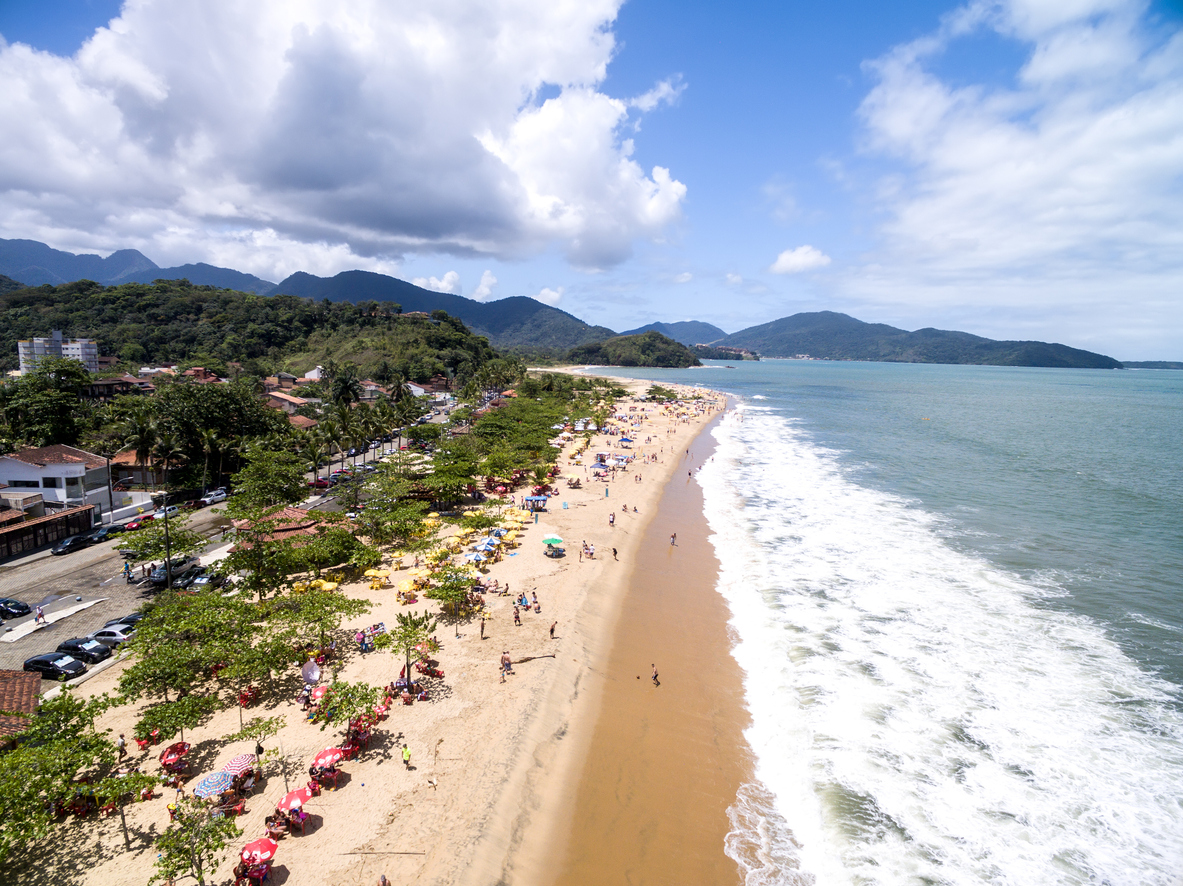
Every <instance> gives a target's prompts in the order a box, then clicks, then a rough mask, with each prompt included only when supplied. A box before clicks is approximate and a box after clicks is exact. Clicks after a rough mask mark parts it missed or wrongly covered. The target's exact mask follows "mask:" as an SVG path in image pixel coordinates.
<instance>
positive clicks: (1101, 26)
mask: <svg viewBox="0 0 1183 886" xmlns="http://www.w3.org/2000/svg"><path fill="white" fill-rule="evenodd" d="M1146 10H1147V6H1146V4H1144V3H1143V2H1141V0H1073V2H1062V0H1010V2H1002V3H997V4H993V3H992V4H986V3H975V4H971V5H970V6H968V7H966V8H964V9H962V10H961V11H959V12H958V13H957V14H956V15H953V16H950V17H949V18H948V19H947V20H946V21H945V23H944V25H943V26H942V28H941V30H940V31H939V32H938V33H936V34H934V35H932V36H930V37H926V38H924V39H922V40H919V41H916V42H914V43H910V44H906V45H903V46H900V47H897V48H896V49H894V50H893V51H892V52H890V53H888V54H887V55H886V56H884V57H883V58H880V59H878V60H877V61H875V62H873V63H872V64H870V65H869V70H870V71H871V73H873V74H874V76H875V77H876V78H877V80H878V82H877V85H876V86H875V87H874V89H872V91H871V92H870V94H869V95H868V96H867V97H866V99H865V100H864V102H863V104H862V107H861V116H862V120H863V122H864V124H865V134H866V142H865V147H866V149H867V150H868V151H869V152H870V153H872V154H873V155H877V156H878V157H881V158H885V159H887V160H888V161H889V162H890V163H891V164H892V169H891V170H890V171H889V172H888V174H886V175H884V176H883V177H882V178H881V179H880V182H879V184H880V187H879V191H878V193H879V202H880V209H881V210H882V211H883V213H884V215H885V217H886V221H885V223H884V224H883V225H882V227H881V229H880V232H879V233H880V245H879V248H878V249H877V250H876V251H875V252H874V254H873V255H872V256H870V263H869V264H868V265H867V266H866V267H865V268H864V269H863V271H862V273H861V274H860V275H859V277H858V279H853V280H851V282H850V292H851V293H854V294H858V295H861V296H863V297H865V298H867V299H870V300H875V301H877V302H880V303H888V302H894V303H897V304H908V305H941V304H946V303H948V301H949V300H950V299H957V300H958V301H959V302H960V303H961V304H962V305H966V306H968V305H978V306H983V307H990V308H1000V307H1007V308H1015V309H1025V310H1029V311H1034V310H1044V311H1047V312H1048V313H1049V316H1050V315H1051V314H1052V313H1054V312H1056V311H1059V313H1058V315H1057V319H1058V321H1059V323H1060V327H1059V328H1060V329H1061V334H1063V330H1064V329H1066V328H1067V327H1072V328H1073V329H1075V330H1086V329H1087V327H1088V326H1090V325H1091V327H1092V329H1093V330H1094V332H1098V331H1101V330H1104V329H1106V328H1112V329H1119V328H1120V329H1130V328H1131V324H1132V318H1133V317H1138V316H1140V317H1141V318H1142V323H1143V324H1144V325H1145V326H1146V327H1151V328H1152V327H1156V326H1157V327H1158V328H1160V329H1162V330H1164V333H1163V334H1164V335H1169V336H1172V337H1173V340H1174V342H1176V343H1177V342H1178V341H1180V340H1183V313H1181V309H1180V300H1179V297H1178V293H1179V292H1183V34H1180V33H1179V32H1178V30H1175V31H1174V32H1173V33H1171V32H1170V31H1168V30H1164V28H1163V27H1161V25H1162V22H1159V23H1158V24H1157V25H1154V26H1151V25H1149V24H1148V23H1147V22H1146V21H1145V19H1144V16H1145V14H1146ZM989 30H993V31H995V32H996V34H997V35H1001V37H1002V38H1006V39H1011V40H1014V41H1018V42H1019V44H1020V45H1021V46H1022V48H1023V49H1024V51H1025V53H1026V59H1025V62H1024V64H1023V65H1022V67H1021V68H1020V69H1019V70H1017V71H1016V72H1015V74H1016V76H1015V79H1014V82H1013V83H1012V84H1010V85H1007V86H987V85H984V84H973V83H970V84H967V85H954V84H953V83H952V82H950V81H948V80H946V79H942V77H940V76H938V75H937V74H936V73H935V72H934V70H933V67H934V62H935V59H937V58H938V57H940V58H941V59H942V60H943V59H946V58H955V57H956V52H957V49H958V45H957V41H958V39H960V38H961V37H962V36H963V35H968V34H975V33H980V32H981V31H989ZM942 65H945V62H944V61H942ZM1163 341H1164V342H1165V339H1163ZM1177 347H1178V345H1177V344H1175V345H1174V348H1175V349H1176V350H1177Z"/></svg>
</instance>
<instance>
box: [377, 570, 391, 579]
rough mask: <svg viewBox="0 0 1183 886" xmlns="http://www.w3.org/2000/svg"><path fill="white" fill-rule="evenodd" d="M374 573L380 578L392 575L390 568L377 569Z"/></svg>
mask: <svg viewBox="0 0 1183 886" xmlns="http://www.w3.org/2000/svg"><path fill="white" fill-rule="evenodd" d="M374 575H376V576H378V578H388V577H389V576H390V570H389V569H375V570H374Z"/></svg>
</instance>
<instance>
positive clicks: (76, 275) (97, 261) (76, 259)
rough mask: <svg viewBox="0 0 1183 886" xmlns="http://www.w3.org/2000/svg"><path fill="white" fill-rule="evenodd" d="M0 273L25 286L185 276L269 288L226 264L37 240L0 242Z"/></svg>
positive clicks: (227, 284)
mask: <svg viewBox="0 0 1183 886" xmlns="http://www.w3.org/2000/svg"><path fill="white" fill-rule="evenodd" d="M0 274H3V275H5V276H8V277H11V278H12V279H14V280H18V281H20V282H21V283H23V284H25V285H26V286H47V285H48V286H61V285H62V284H63V283H73V282H74V281H75V280H94V281H95V282H96V283H102V284H103V285H104V286H118V285H119V284H120V283H151V282H152V281H153V280H180V279H187V280H188V281H189V282H190V283H193V284H195V285H198V286H218V287H220V288H223V289H237V290H238V291H240V292H254V293H258V294H259V295H264V294H266V293H268V292H270V291H271V290H272V289H274V288H275V284H274V283H272V282H271V281H270V280H264V279H262V278H261V277H256V276H255V275H254V274H244V273H242V272H241V271H235V270H232V269H230V268H218V267H214V266H213V265H207V264H205V263H204V262H202V263H199V264H191V265H181V266H180V267H176V268H162V267H160V266H159V265H158V264H156V262H154V261H152V259H150V258H148V257H147V256H146V255H144V254H143V253H142V252H140V251H139V250H137V249H120V250H119V251H118V252H113V253H111V254H110V255H109V256H107V257H106V258H102V257H100V256H97V255H75V254H74V253H73V252H63V251H62V250H60V249H53V248H52V247H50V246H47V245H46V244H44V243H41V242H39V241H37V240H0Z"/></svg>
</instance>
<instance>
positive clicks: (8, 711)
mask: <svg viewBox="0 0 1183 886" xmlns="http://www.w3.org/2000/svg"><path fill="white" fill-rule="evenodd" d="M40 700H41V675H40V674H35V673H33V672H31V671H7V670H3V671H0V711H4V712H5V713H4V714H3V716H0V739H3V740H5V741H8V740H10V739H11V738H12V736H14V735H16V734H17V733H18V732H20V731H22V730H23V729H24V728H25V727H26V726H28V725H29V720H30V719H31V718H32V716H33V714H35V713H36V712H37V702H38V701H40Z"/></svg>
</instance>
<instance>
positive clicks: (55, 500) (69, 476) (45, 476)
mask: <svg viewBox="0 0 1183 886" xmlns="http://www.w3.org/2000/svg"><path fill="white" fill-rule="evenodd" d="M0 483H4V484H5V485H7V486H8V487H10V488H11V489H13V490H20V491H24V490H33V489H36V490H38V492H39V493H40V495H41V499H42V501H43V502H44V504H45V506H46V507H47V508H49V509H51V510H53V509H57V510H60V509H62V508H67V507H80V506H82V505H87V504H93V505H98V506H99V507H100V508H101V509H102V511H103V512H106V511H108V510H110V507H111V496H110V491H109V490H110V472H109V471H108V468H107V459H105V458H104V457H103V456H101V455H95V454H94V453H93V452H87V451H85V450H83V449H77V448H75V447H73V446H66V445H63V444H61V443H55V444H53V445H51V446H41V447H39V448H36V449H22V450H20V451H19V452H12V453H9V454H8V455H4V456H0Z"/></svg>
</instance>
